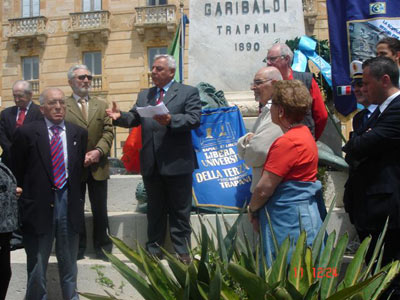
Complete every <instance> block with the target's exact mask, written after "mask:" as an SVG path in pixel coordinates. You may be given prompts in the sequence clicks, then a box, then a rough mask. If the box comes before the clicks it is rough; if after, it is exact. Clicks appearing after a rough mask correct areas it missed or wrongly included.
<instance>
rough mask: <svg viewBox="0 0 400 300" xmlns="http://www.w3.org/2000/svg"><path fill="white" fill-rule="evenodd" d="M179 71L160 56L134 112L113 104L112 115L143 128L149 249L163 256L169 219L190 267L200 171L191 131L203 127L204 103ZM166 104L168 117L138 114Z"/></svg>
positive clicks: (119, 122)
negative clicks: (194, 192) (180, 77)
mask: <svg viewBox="0 0 400 300" xmlns="http://www.w3.org/2000/svg"><path fill="white" fill-rule="evenodd" d="M175 70H176V63H175V60H174V58H173V57H172V56H170V55H158V56H156V57H155V59H154V63H153V66H152V72H151V77H152V80H153V82H154V84H155V86H154V87H152V88H150V89H147V90H144V91H142V92H140V93H139V95H138V99H137V102H136V104H135V106H134V107H133V108H132V109H131V110H130V111H129V112H121V111H120V110H119V108H118V107H117V105H116V103H115V102H113V107H112V108H111V109H108V110H107V113H108V115H109V116H110V117H111V118H112V119H113V123H114V125H117V126H121V127H135V126H139V125H142V144H143V146H142V149H141V151H140V169H141V174H142V176H143V182H144V185H145V188H146V192H147V195H148V207H147V221H148V229H147V235H148V242H147V244H146V248H147V250H148V251H149V252H150V253H151V254H153V255H155V256H158V257H161V256H162V253H161V251H160V248H159V247H160V246H162V245H163V244H164V239H165V230H166V227H167V216H169V227H170V234H171V240H172V244H173V246H174V249H175V251H176V253H177V254H178V257H179V258H180V259H181V260H182V261H183V262H184V263H190V260H191V259H190V256H189V249H188V246H190V234H191V228H190V224H189V221H190V210H191V204H192V173H193V170H194V169H195V168H196V167H197V159H196V155H195V153H194V149H193V145H192V136H191V130H192V129H195V128H197V127H198V126H199V125H200V113H201V103H200V98H199V92H198V90H197V89H196V88H194V87H191V86H188V85H184V84H180V83H178V82H176V81H174V79H173V78H174V75H175ZM161 102H163V103H164V104H165V106H166V107H167V108H168V110H169V112H168V113H167V114H162V115H156V116H154V117H153V118H144V117H141V116H140V115H139V113H138V112H137V107H145V106H148V105H156V104H159V103H161Z"/></svg>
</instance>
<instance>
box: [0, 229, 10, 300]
mask: <svg viewBox="0 0 400 300" xmlns="http://www.w3.org/2000/svg"><path fill="white" fill-rule="evenodd" d="M11 234H12V233H11V232H5V233H0V300H4V299H6V294H7V289H8V284H9V283H10V279H11V264H10V240H11Z"/></svg>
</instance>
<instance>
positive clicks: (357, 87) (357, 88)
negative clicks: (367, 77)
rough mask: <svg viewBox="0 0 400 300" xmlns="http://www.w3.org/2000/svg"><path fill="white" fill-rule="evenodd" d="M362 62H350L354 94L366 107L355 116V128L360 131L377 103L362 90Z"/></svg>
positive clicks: (358, 101)
mask: <svg viewBox="0 0 400 300" xmlns="http://www.w3.org/2000/svg"><path fill="white" fill-rule="evenodd" d="M362 76H363V70H362V62H361V61H359V60H354V61H352V62H351V64H350V77H351V78H352V81H351V86H352V88H353V92H354V96H356V101H357V103H358V104H361V105H362V106H364V109H363V110H361V111H359V112H358V113H357V114H355V115H354V117H353V130H354V131H360V130H363V128H364V126H365V125H366V124H367V121H368V119H369V117H371V115H372V113H373V112H374V111H375V109H376V107H377V105H376V104H371V103H370V101H369V100H368V98H367V96H366V95H364V94H363V93H362V91H361V89H362V86H363V85H362Z"/></svg>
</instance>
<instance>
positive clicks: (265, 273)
mask: <svg viewBox="0 0 400 300" xmlns="http://www.w3.org/2000/svg"><path fill="white" fill-rule="evenodd" d="M333 205H334V203H332V205H331V207H330V209H329V212H328V215H327V217H326V219H325V221H324V223H323V225H322V227H321V230H320V233H319V234H318V235H317V237H316V239H315V241H314V243H313V245H312V247H307V245H306V240H307V236H306V233H305V232H304V231H303V232H301V234H300V236H299V238H298V240H297V242H296V243H295V248H294V251H293V254H292V256H291V259H290V262H289V261H287V259H288V256H287V253H288V252H289V248H290V247H291V244H292V242H293V241H290V239H289V238H287V239H286V240H285V241H284V242H283V243H282V245H280V248H279V250H278V251H277V256H276V258H275V259H274V260H273V263H272V265H271V268H267V265H266V261H265V257H264V255H263V251H262V243H261V241H259V242H258V243H257V245H256V247H254V246H252V245H251V244H250V242H249V240H248V239H247V237H246V236H244V239H243V240H242V239H240V238H239V237H238V229H239V225H240V222H241V219H242V217H243V215H242V214H240V215H239V217H238V218H237V219H236V221H235V223H234V224H233V225H232V226H229V224H228V223H227V222H226V220H225V218H224V216H223V215H222V217H218V216H217V217H216V226H215V228H213V229H212V235H210V234H209V232H208V231H207V229H206V226H205V224H204V222H203V220H202V219H201V217H199V218H200V226H201V228H200V234H195V239H196V240H197V242H198V245H199V247H197V248H195V249H194V251H193V253H192V256H193V258H194V259H193V261H192V263H191V264H190V265H185V264H183V263H182V262H180V261H179V260H178V259H177V258H176V257H175V256H174V255H171V254H170V253H168V252H167V251H165V250H164V249H163V252H164V254H165V257H166V261H167V263H168V268H167V267H166V266H165V265H164V264H163V263H162V262H161V261H160V260H159V259H157V258H155V257H153V256H151V255H149V254H148V253H147V252H146V251H145V250H144V249H143V247H142V246H141V245H139V244H137V249H135V250H133V249H130V248H129V247H127V246H126V244H125V243H124V242H123V241H121V240H119V239H118V238H116V237H111V240H112V241H113V243H114V245H115V246H116V247H118V248H119V249H120V251H121V252H122V253H123V254H124V255H125V256H126V257H127V258H128V260H129V261H130V262H131V263H133V264H134V265H136V267H137V269H138V270H137V271H136V270H134V269H132V268H130V267H129V266H128V265H127V264H126V263H124V262H122V261H121V260H119V259H118V258H117V257H115V256H114V255H112V254H109V253H106V255H107V257H108V258H109V259H110V262H111V263H112V265H113V266H114V267H115V268H116V269H117V270H118V272H120V273H121V275H122V276H123V277H124V278H125V279H126V280H127V281H128V282H129V283H130V284H131V285H132V286H133V287H135V289H136V290H137V291H138V292H139V293H140V294H141V295H142V296H143V298H145V299H149V300H154V299H195V300H197V299H210V300H212V299H216V300H217V299H218V300H219V299H229V300H235V299H238V300H239V299H256V300H259V299H272V300H274V299H276V300H278V299H282V300H283V299H284V300H290V299H293V300H300V299H305V300H317V299H327V300H336V299H337V300H342V299H351V298H354V299H368V300H369V299H378V297H379V295H381V294H382V293H383V292H384V290H385V289H386V288H387V287H388V286H389V284H390V282H391V281H392V280H393V278H394V277H395V276H396V275H397V274H398V273H399V272H400V262H399V261H394V262H392V263H390V264H388V265H386V266H383V267H381V265H380V261H381V258H382V251H383V250H382V247H381V246H382V242H383V237H384V235H385V232H386V229H387V223H386V225H385V228H384V230H383V232H382V235H381V237H380V239H379V240H378V243H377V245H376V247H375V250H374V253H373V259H371V263H370V264H368V265H367V266H364V259H365V255H366V253H367V250H368V247H369V244H370V241H371V239H370V238H369V237H368V238H366V239H365V240H364V241H363V242H362V243H361V245H360V247H359V248H358V250H357V252H356V254H355V255H354V258H353V259H352V261H351V262H350V264H349V265H348V267H347V270H346V272H342V273H343V274H344V275H342V276H341V277H342V278H341V280H340V281H339V274H340V273H341V267H342V264H343V256H344V251H345V248H346V246H347V242H348V236H347V234H345V235H343V236H341V237H340V238H339V240H338V242H337V243H336V244H335V239H336V233H335V232H332V233H331V234H330V235H329V236H328V237H327V238H326V242H325V247H324V248H323V249H322V246H323V244H324V241H325V230H326V226H327V223H328V221H329V217H330V215H331V213H332V209H333ZM221 218H222V220H223V222H221V220H220V219H221ZM221 223H223V224H224V226H225V229H226V232H227V234H226V235H225V236H223V233H222V232H223V231H222V228H223V226H222V224H221ZM214 241H215V242H214ZM376 259H377V260H378V263H377V264H375V267H374V264H373V261H374V260H376ZM327 270H328V271H329V270H330V271H332V270H333V271H334V272H333V273H332V272H331V273H328V272H326V271H327ZM321 271H323V272H321ZM319 273H321V274H319ZM143 274H144V275H145V276H143ZM318 275H321V276H318ZM322 275H324V276H322ZM328 275H330V276H328ZM318 277H322V278H318ZM107 294H108V296H99V295H94V294H88V293H81V295H82V296H84V297H86V298H88V299H93V300H96V299H118V298H117V297H116V296H115V295H112V294H110V293H109V292H108V293H107Z"/></svg>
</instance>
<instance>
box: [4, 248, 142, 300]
mask: <svg viewBox="0 0 400 300" xmlns="http://www.w3.org/2000/svg"><path fill="white" fill-rule="evenodd" d="M118 258H120V259H121V260H123V259H124V256H123V255H118ZM11 260H12V272H13V274H12V278H11V282H10V286H9V288H8V292H7V297H6V299H7V300H21V299H24V296H25V292H26V280H27V274H26V254H25V251H24V250H23V249H21V250H17V251H13V252H12V253H11ZM125 261H126V259H125ZM129 266H130V267H131V268H133V269H135V270H137V269H136V267H135V266H134V265H133V264H129ZM93 268H98V269H99V270H100V271H101V272H102V273H104V276H103V277H99V276H98V275H97V272H96V270H94V269H93ZM101 278H103V279H109V280H111V282H112V283H113V284H114V285H115V287H116V288H115V289H116V290H117V291H118V289H117V288H118V287H119V286H121V283H123V293H121V294H120V295H119V296H118V298H119V299H127V300H128V299H129V300H141V299H143V298H142V296H141V295H140V294H139V293H138V292H137V291H136V290H135V289H134V288H133V287H132V286H131V285H130V284H129V283H128V282H127V281H126V280H125V279H124V278H123V277H122V276H121V275H120V274H119V273H118V271H116V270H115V269H114V267H112V266H111V263H108V262H104V261H102V260H96V259H94V258H87V259H83V260H79V261H78V292H82V293H95V294H100V295H104V296H106V293H105V292H104V289H106V290H108V291H111V292H112V293H114V291H113V290H112V289H109V288H106V287H103V286H102V285H100V284H99V283H97V282H96V280H99V279H101ZM107 281H108V280H107ZM47 289H48V299H49V300H61V299H62V295H61V289H60V281H59V276H58V268H57V259H56V257H55V256H51V257H50V260H49V265H48V269H47ZM80 298H81V299H86V298H84V297H82V296H81V297H80Z"/></svg>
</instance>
